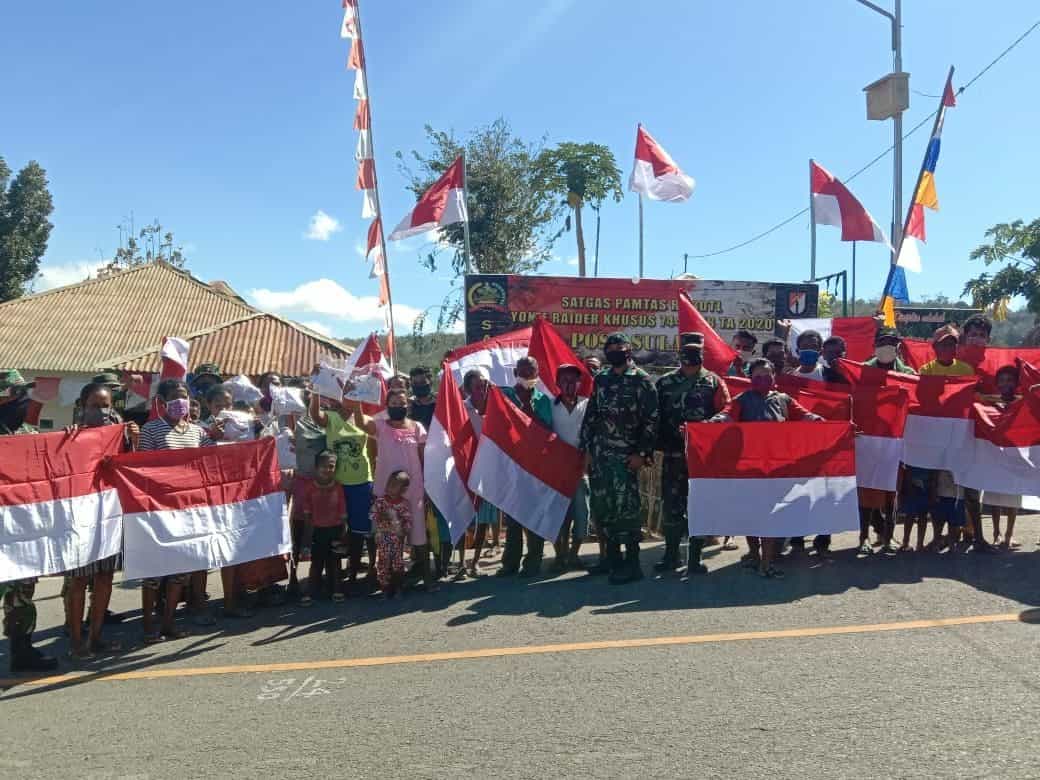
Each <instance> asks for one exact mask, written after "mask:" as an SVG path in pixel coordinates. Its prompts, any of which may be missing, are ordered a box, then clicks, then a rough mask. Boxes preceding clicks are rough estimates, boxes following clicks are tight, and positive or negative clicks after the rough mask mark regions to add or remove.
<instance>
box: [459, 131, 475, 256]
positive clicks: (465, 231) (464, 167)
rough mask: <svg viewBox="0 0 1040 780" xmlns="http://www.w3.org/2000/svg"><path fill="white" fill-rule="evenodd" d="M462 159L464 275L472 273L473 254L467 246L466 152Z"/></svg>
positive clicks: (467, 183) (467, 194)
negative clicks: (464, 213)
mask: <svg viewBox="0 0 1040 780" xmlns="http://www.w3.org/2000/svg"><path fill="white" fill-rule="evenodd" d="M459 156H460V157H461V158H462V200H463V201H464V203H465V205H466V219H464V220H463V221H462V236H463V239H464V240H465V252H466V273H468V274H471V273H473V252H472V250H471V249H470V245H469V179H468V178H467V177H466V150H465V149H463V150H462V154H461V155H459Z"/></svg>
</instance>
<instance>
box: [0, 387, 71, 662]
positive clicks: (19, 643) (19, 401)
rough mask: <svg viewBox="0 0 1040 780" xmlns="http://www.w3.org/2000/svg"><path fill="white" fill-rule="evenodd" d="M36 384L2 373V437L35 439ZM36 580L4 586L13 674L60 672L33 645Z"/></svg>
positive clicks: (0, 588)
mask: <svg viewBox="0 0 1040 780" xmlns="http://www.w3.org/2000/svg"><path fill="white" fill-rule="evenodd" d="M35 384H36V383H35V382H26V381H25V380H24V379H23V378H22V375H21V373H20V372H19V371H17V370H15V369H7V370H0V393H6V395H5V396H0V436H13V435H31V434H34V433H36V432H37V431H36V428H35V427H33V426H32V425H29V424H27V423H26V422H25V417H26V414H27V413H28V411H29V390H30V389H31V388H32V387H34V386H35ZM35 591H36V578H35V577H34V578H30V579H24V580H13V581H10V582H0V600H2V601H3V613H4V636H6V637H7V641H8V657H9V658H10V664H11V674H21V673H23V672H50V671H53V670H54V669H57V668H58V659H56V658H52V657H51V656H48V655H44V654H43V653H41V652H40V651H39V650H37V649H36V648H35V647H33V643H32V635H33V631H35V630H36V604H34V603H33V595H34V594H35Z"/></svg>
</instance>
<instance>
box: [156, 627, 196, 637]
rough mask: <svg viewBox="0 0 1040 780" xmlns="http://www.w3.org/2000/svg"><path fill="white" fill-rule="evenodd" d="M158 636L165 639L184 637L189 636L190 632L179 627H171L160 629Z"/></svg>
mask: <svg viewBox="0 0 1040 780" xmlns="http://www.w3.org/2000/svg"><path fill="white" fill-rule="evenodd" d="M159 636H161V637H163V638H165V639H184V638H185V637H189V636H191V632H190V631H184V630H181V629H179V628H171V629H170V630H169V631H160V632H159Z"/></svg>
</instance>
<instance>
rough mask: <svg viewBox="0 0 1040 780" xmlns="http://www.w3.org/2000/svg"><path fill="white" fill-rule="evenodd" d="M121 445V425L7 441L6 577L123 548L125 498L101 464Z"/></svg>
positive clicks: (0, 562) (1, 507) (2, 445)
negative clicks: (105, 478) (104, 480)
mask: <svg viewBox="0 0 1040 780" xmlns="http://www.w3.org/2000/svg"><path fill="white" fill-rule="evenodd" d="M122 444H123V426H122V425H110V426H105V427H103V428H91V429H88V430H81V431H78V432H77V433H75V434H72V435H69V434H66V433H47V434H39V435H35V436H5V437H3V438H2V439H0V582H7V581H10V580H18V579H23V578H27V577H42V576H46V575H48V574H60V573H61V572H64V571H68V570H70V569H75V568H77V567H79V566H86V565H87V564H88V563H93V562H94V561H98V560H101V559H102V558H107V557H108V556H110V555H115V554H116V553H118V552H119V550H120V542H121V526H120V516H121V512H120V508H119V497H118V496H117V495H116V491H115V490H112V489H110V488H106V487H105V486H104V485H102V484H101V482H100V480H99V477H98V467H99V465H100V463H101V461H102V460H103V459H105V458H107V457H109V456H111V455H115V454H116V453H118V452H119V450H120V449H121V448H122Z"/></svg>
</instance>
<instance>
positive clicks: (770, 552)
mask: <svg viewBox="0 0 1040 780" xmlns="http://www.w3.org/2000/svg"><path fill="white" fill-rule="evenodd" d="M750 368H751V389H750V390H745V391H744V392H743V393H741V394H740V395H738V396H736V397H735V398H734V399H733V400H732V401H731V402H730V404H729V406H728V407H727V408H726V409H725V410H724V411H722V412H721V413H719V414H717V415H715V416H714V417H712V418H711V422H787V421H788V420H791V421H795V422H797V421H799V420H812V421H817V420H822V419H823V418H822V417H820V416H819V415H818V414H813V413H812V412H810V411H809V410H807V409H806V408H805V407H804V406H802V405H801V404H800V403H798V402H797V401H796V400H794V399H793V398H791V396H789V395H787V393H781V392H778V391H777V390H776V389H775V384H776V378H775V375H774V368H773V364H772V362H771V361H769V360H766V359H765V358H758V359H757V360H752V361H751V366H750ZM780 541H781V540H779V539H765V538H763V539H759V538H758V537H754V536H749V537H747V543H748V549H749V550H750V552H749V553H748V554H747V555H746V556H744V558H743V559H742V560H743V562H744V565H745V566H747V567H748V568H755V567H757V568H758V573H759V575H760V576H762V577H770V578H773V577H775V578H783V576H784V575H783V572H782V571H780V570H779V569H777V568H775V567H774V566H773V561H774V560H775V559H776V556H777V553H778V552H779V547H780Z"/></svg>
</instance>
